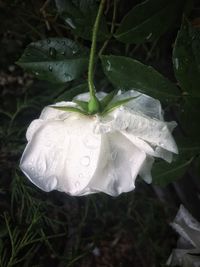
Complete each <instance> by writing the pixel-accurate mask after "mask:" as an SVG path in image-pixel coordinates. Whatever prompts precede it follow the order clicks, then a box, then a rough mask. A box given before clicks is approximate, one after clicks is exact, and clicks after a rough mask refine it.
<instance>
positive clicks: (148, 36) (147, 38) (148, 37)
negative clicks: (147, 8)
mask: <svg viewBox="0 0 200 267" xmlns="http://www.w3.org/2000/svg"><path fill="white" fill-rule="evenodd" d="M151 36H152V32H151V33H149V34H148V35H147V37H146V40H149V39H150V38H151Z"/></svg>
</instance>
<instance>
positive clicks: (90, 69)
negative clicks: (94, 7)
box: [88, 0, 106, 113]
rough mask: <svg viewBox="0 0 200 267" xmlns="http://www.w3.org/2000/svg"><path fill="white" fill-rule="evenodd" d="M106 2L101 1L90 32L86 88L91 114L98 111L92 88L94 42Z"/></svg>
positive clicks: (98, 105) (98, 107)
mask: <svg viewBox="0 0 200 267" xmlns="http://www.w3.org/2000/svg"><path fill="white" fill-rule="evenodd" d="M105 1H106V0H101V2H100V5H99V10H98V13H97V17H96V20H95V23H94V27H93V31H92V45H91V50H90V58H89V67H88V87H89V92H90V101H89V106H88V108H89V111H90V112H91V113H94V112H97V111H99V109H100V104H99V101H98V99H97V97H96V95H95V87H94V61H95V52H96V42H97V33H98V28H99V23H100V19H101V15H102V13H103V7H104V4H105Z"/></svg>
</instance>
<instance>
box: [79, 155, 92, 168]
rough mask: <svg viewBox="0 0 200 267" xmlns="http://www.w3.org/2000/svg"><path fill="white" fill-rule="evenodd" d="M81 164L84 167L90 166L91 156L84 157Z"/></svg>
mask: <svg viewBox="0 0 200 267" xmlns="http://www.w3.org/2000/svg"><path fill="white" fill-rule="evenodd" d="M81 164H82V165H83V166H89V164H90V157H89V156H84V157H82V159H81Z"/></svg>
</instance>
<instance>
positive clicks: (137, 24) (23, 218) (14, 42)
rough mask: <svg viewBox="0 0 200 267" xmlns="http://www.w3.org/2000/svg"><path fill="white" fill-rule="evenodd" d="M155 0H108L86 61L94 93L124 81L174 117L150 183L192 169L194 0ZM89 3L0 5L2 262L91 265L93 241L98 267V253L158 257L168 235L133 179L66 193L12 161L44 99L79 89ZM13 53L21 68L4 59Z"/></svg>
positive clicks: (149, 196)
mask: <svg viewBox="0 0 200 267" xmlns="http://www.w3.org/2000/svg"><path fill="white" fill-rule="evenodd" d="M164 2H165V3H166V1H163V0H156V1H151V0H147V1H144V2H143V1H139V0H138V1H135V2H134V3H132V2H131V1H128V0H127V1H122V0H121V1H117V0H112V1H107V6H106V9H105V14H104V18H103V20H102V23H101V27H100V34H99V38H98V44H97V46H98V51H99V54H96V67H95V68H96V72H95V84H96V88H97V90H104V91H106V92H109V93H110V92H112V91H113V89H116V90H117V89H121V90H128V89H131V88H134V89H136V90H138V91H141V92H144V93H146V94H148V95H152V96H153V97H156V98H158V99H159V100H160V101H161V103H162V104H163V107H164V109H165V116H166V118H167V119H169V120H176V121H177V123H178V127H177V129H176V131H175V135H174V136H175V139H176V141H177V143H178V147H179V155H178V156H177V158H176V159H175V160H174V162H173V163H172V164H171V165H169V164H168V163H165V162H161V161H157V162H156V164H155V167H154V169H153V178H154V183H155V184H158V185H167V184H168V183H169V182H172V181H175V180H176V179H178V178H181V177H182V176H183V174H185V173H186V172H187V171H188V170H191V168H192V166H194V167H195V168H196V169H197V170H199V166H200V165H199V157H198V156H199V151H200V139H199V136H200V126H199V114H198V110H199V105H200V93H199V83H200V81H199V79H200V78H199V77H200V67H199V66H200V56H199V47H200V38H199V37H200V30H199V25H200V24H199V20H198V19H197V18H198V16H199V14H198V8H197V4H198V1H196V2H195V1H194V3H192V1H191V0H185V1H179V0H176V1H167V3H166V4H165V5H163V3H164ZM98 4H99V2H98V1H94V0H81V1H76V0H65V1H59V0H56V1H55V2H54V1H46V2H44V3H43V5H41V1H25V0H24V1H22V0H16V1H7V3H0V11H2V12H0V19H1V20H2V24H1V29H0V30H1V34H2V49H1V51H0V56H1V58H2V61H1V63H0V68H1V73H0V75H1V82H0V83H1V87H2V90H1V95H0V98H1V103H2V104H1V108H0V118H1V129H0V136H1V156H0V161H1V170H0V173H1V179H0V198H1V199H2V201H1V207H0V208H1V217H0V221H1V222H0V225H1V226H0V266H2V267H6V266H46V265H47V264H49V265H51V266H59V267H61V266H84V267H85V266H100V263H99V262H100V259H99V257H98V256H95V253H96V252H95V249H97V248H98V249H99V251H100V252H101V253H102V254H101V256H102V257H101V258H102V259H104V260H105V262H106V263H105V264H107V265H105V266H109V265H108V262H111V264H113V265H111V266H117V264H120V266H122V267H123V266H126V267H128V266H133V265H132V263H133V262H134V264H135V266H159V263H160V262H162V263H164V262H165V260H166V257H167V255H168V253H169V252H170V251H169V248H170V244H171V243H170V242H171V241H169V240H170V239H167V240H166V242H165V244H164V248H163V249H162V250H161V248H160V247H161V246H163V239H164V238H165V236H166V234H167V233H168V232H169V229H168V228H167V226H166V225H165V223H166V220H169V215H168V214H169V213H168V212H167V209H166V208H163V207H162V205H161V204H159V203H157V201H156V200H155V197H154V194H153V192H152V191H151V189H150V188H148V187H146V186H144V185H143V183H142V182H141V181H140V180H138V183H139V185H138V189H136V192H134V193H129V194H127V195H122V196H121V197H119V198H118V199H111V198H109V197H107V196H105V195H101V194H100V195H94V196H90V197H87V198H85V197H81V198H78V199H75V198H72V197H68V196H66V195H63V194H62V193H58V192H52V193H49V194H46V193H42V192H41V191H40V190H37V189H36V188H35V187H34V186H32V185H30V184H29V183H28V181H27V180H26V179H25V178H24V177H23V176H22V174H21V173H20V172H19V170H18V160H19V158H20V156H21V153H22V151H23V148H24V145H25V142H26V141H25V131H26V128H27V126H28V124H29V123H30V122H31V121H32V119H33V118H36V117H37V116H38V114H39V113H40V111H41V109H42V108H43V107H44V106H45V105H48V104H51V103H55V102H57V101H62V100H68V101H69V100H71V99H73V97H74V96H75V95H76V94H79V93H81V92H86V91H88V88H87V83H86V81H87V75H86V70H87V64H88V54H89V53H88V51H89V48H90V45H91V42H90V40H91V31H92V26H93V23H94V19H95V16H96V13H97V7H98ZM192 4H193V5H192ZM10 17H13V19H12V20H10ZM181 18H182V22H181ZM5 27H7V28H8V31H6V32H5ZM56 36H58V37H57V38H55V37H56ZM30 43H31V44H30ZM25 47H27V48H26V49H25V52H24V53H23V50H24V48H25ZM21 53H23V55H22V56H21V58H20V59H19V60H18V58H19V56H20V54H21ZM17 60H18V64H19V65H20V66H22V67H23V68H24V70H25V72H22V70H21V69H20V68H18V67H17V66H13V65H12V66H11V67H10V65H11V64H13V62H17ZM172 63H173V65H172ZM3 68H4V69H6V71H3ZM29 73H30V74H29ZM38 79H42V80H45V81H39V80H38ZM52 82H53V83H52ZM111 95H112V93H111ZM191 163H192V164H191ZM155 218H156V219H155ZM157 229H159V231H160V233H159V236H158V234H157ZM123 242H124V243H125V244H124V245H123ZM169 243H170V244H169ZM108 244H109V245H108ZM110 244H112V250H114V251H115V253H116V255H115V256H113V258H112V256H111V255H109V256H108V255H107V254H106V250H109V253H110V251H111V248H110ZM127 244H131V245H130V247H128V248H127V247H126V245H127ZM120 245H121V246H122V248H120ZM108 247H109V248H108ZM126 249H127V251H128V252H127V253H128V255H130V254H131V253H132V251H134V253H133V254H134V257H130V258H129V256H127V257H126V252H123V253H124V254H123V253H122V251H126ZM130 251H131V252H130ZM143 251H145V253H143ZM120 253H121V254H120ZM117 254H119V255H121V256H120V259H118V258H117ZM144 254H145V256H144ZM35 255H38V256H37V257H35ZM88 258H92V263H91V261H88ZM116 259H117V261H116ZM88 262H89V263H88ZM92 264H93V265H92ZM98 264H99V265H98Z"/></svg>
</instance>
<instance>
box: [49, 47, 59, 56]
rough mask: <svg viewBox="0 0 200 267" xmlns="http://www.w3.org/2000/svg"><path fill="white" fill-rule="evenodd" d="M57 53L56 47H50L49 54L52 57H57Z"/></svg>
mask: <svg viewBox="0 0 200 267" xmlns="http://www.w3.org/2000/svg"><path fill="white" fill-rule="evenodd" d="M56 53H57V51H56V49H55V48H54V47H50V48H49V55H50V57H53V58H55V57H56Z"/></svg>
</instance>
